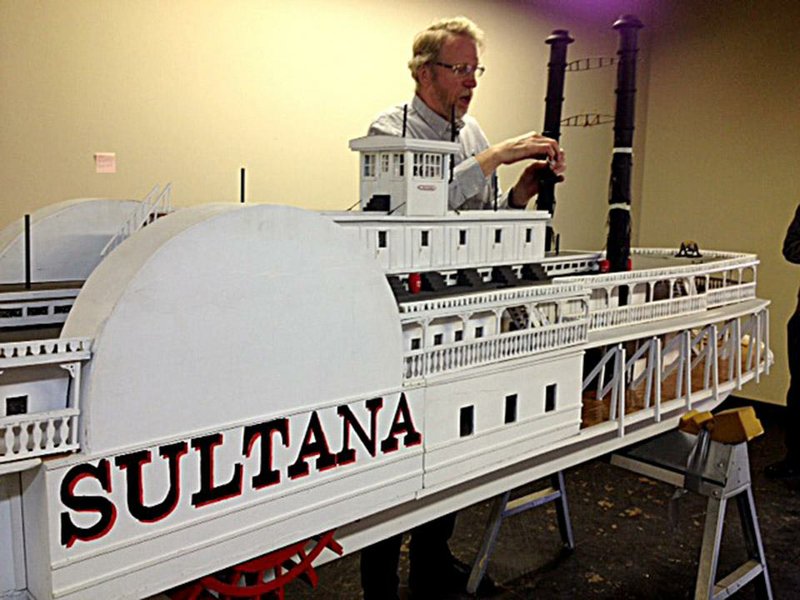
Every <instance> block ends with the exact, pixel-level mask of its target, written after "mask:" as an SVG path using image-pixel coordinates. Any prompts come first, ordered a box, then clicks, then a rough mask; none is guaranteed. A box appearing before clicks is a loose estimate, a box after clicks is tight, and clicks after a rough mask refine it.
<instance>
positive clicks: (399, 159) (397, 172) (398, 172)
mask: <svg viewBox="0 0 800 600" xmlns="http://www.w3.org/2000/svg"><path fill="white" fill-rule="evenodd" d="M392 158H393V159H394V176H395V177H403V176H404V175H405V174H406V156H405V154H401V153H399V152H397V153H395V154H394V155H393V156H392Z"/></svg>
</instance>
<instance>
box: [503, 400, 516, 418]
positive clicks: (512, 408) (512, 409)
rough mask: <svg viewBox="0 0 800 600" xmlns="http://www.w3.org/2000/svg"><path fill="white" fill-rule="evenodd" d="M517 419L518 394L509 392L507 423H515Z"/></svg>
mask: <svg viewBox="0 0 800 600" xmlns="http://www.w3.org/2000/svg"><path fill="white" fill-rule="evenodd" d="M516 420H517V395H516V394H509V395H508V396H506V414H505V419H504V422H505V423H513V422H515V421H516Z"/></svg>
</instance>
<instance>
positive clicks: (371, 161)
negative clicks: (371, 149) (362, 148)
mask: <svg viewBox="0 0 800 600" xmlns="http://www.w3.org/2000/svg"><path fill="white" fill-rule="evenodd" d="M364 177H375V155H374V154H364Z"/></svg>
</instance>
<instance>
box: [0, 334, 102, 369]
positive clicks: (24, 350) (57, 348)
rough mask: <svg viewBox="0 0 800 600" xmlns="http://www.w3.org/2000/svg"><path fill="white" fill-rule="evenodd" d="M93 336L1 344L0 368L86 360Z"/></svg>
mask: <svg viewBox="0 0 800 600" xmlns="http://www.w3.org/2000/svg"><path fill="white" fill-rule="evenodd" d="M91 347H92V339H91V338H63V339H62V338H55V339H49V340H34V341H27V342H7V343H5V344H0V369H3V368H7V367H15V366H27V365H33V364H44V363H55V362H60V363H66V362H72V361H76V360H86V359H88V358H89V356H90V351H91Z"/></svg>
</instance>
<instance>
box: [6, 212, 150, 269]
mask: <svg viewBox="0 0 800 600" xmlns="http://www.w3.org/2000/svg"><path fill="white" fill-rule="evenodd" d="M140 204H141V202H139V201H138V200H110V199H96V198H87V199H79V200H67V201H64V202H59V203H57V204H52V205H50V206H47V207H45V208H42V209H40V210H37V211H34V212H33V213H32V214H31V280H32V281H33V282H42V281H83V280H84V279H86V278H87V277H88V276H89V273H91V272H92V270H94V268H95V267H96V266H97V264H98V263H99V262H100V260H101V259H102V256H101V251H102V250H103V247H104V246H105V244H106V243H107V242H108V241H109V240H110V239H111V237H112V236H113V235H114V234H115V233H116V232H117V230H118V229H119V227H120V226H121V225H122V223H124V222H125V220H126V219H128V217H129V216H130V215H131V213H132V212H133V211H135V210H136V208H137V207H138V206H139V205H140ZM24 257H25V238H24V219H23V218H20V219H19V220H17V221H15V222H13V223H10V224H9V225H7V226H6V227H5V228H4V229H2V230H0V283H21V282H24V281H25V262H24Z"/></svg>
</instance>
